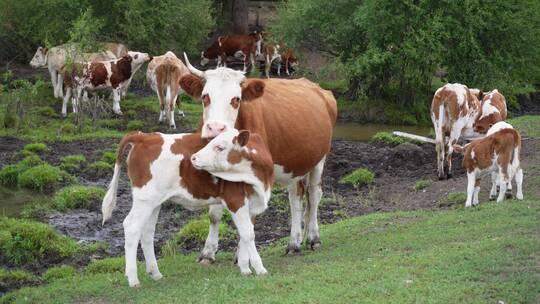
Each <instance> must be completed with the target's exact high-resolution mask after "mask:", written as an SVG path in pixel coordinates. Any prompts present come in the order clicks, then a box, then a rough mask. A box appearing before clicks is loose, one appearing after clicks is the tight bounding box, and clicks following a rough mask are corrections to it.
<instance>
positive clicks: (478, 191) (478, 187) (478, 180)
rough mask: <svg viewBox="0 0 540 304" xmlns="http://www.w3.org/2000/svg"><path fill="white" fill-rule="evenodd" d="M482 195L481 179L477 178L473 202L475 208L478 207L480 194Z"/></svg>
mask: <svg viewBox="0 0 540 304" xmlns="http://www.w3.org/2000/svg"><path fill="white" fill-rule="evenodd" d="M479 193H480V178H478V177H477V178H476V180H475V182H474V196H473V201H472V204H473V205H474V206H476V205H478V194H479Z"/></svg>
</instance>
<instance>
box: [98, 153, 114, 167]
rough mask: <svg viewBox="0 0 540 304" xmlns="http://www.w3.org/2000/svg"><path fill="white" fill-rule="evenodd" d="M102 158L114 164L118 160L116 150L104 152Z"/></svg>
mask: <svg viewBox="0 0 540 304" xmlns="http://www.w3.org/2000/svg"><path fill="white" fill-rule="evenodd" d="M101 160H102V161H104V162H106V163H108V164H110V165H114V163H115V162H116V150H111V151H105V152H103V154H102V156H101Z"/></svg>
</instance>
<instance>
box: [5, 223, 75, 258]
mask: <svg viewBox="0 0 540 304" xmlns="http://www.w3.org/2000/svg"><path fill="white" fill-rule="evenodd" d="M0 248H1V250H0V260H2V261H7V262H8V263H10V264H14V265H22V264H26V263H32V262H35V261H39V260H42V259H44V258H47V259H51V258H60V257H68V256H72V255H73V254H75V253H76V252H77V250H78V246H77V244H76V243H75V241H73V240H71V239H69V238H67V237H65V236H62V235H60V234H58V233H57V232H56V231H54V229H53V228H52V227H50V226H49V225H46V224H42V223H38V222H33V221H29V220H19V219H13V218H7V217H0Z"/></svg>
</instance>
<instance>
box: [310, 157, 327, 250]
mask: <svg viewBox="0 0 540 304" xmlns="http://www.w3.org/2000/svg"><path fill="white" fill-rule="evenodd" d="M325 161H326V157H324V158H323V159H322V160H321V161H320V162H319V163H318V164H317V166H315V168H314V169H313V170H311V172H310V173H309V180H308V205H307V210H306V217H305V218H306V221H305V222H306V226H307V241H308V245H309V246H310V247H311V249H317V248H319V247H320V246H321V240H320V237H319V223H318V219H317V214H318V209H319V202H320V201H321V197H322V187H321V182H322V173H323V169H324V163H325Z"/></svg>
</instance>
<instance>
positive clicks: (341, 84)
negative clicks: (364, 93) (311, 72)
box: [319, 79, 349, 94]
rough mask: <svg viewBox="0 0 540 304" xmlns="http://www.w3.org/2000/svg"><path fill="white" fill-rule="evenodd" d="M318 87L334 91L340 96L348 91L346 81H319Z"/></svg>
mask: <svg viewBox="0 0 540 304" xmlns="http://www.w3.org/2000/svg"><path fill="white" fill-rule="evenodd" d="M319 85H320V86H321V88H323V89H325V90H330V91H336V92H338V93H340V94H344V93H345V92H347V90H348V89H349V83H348V81H347V79H336V80H326V81H320V82H319Z"/></svg>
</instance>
